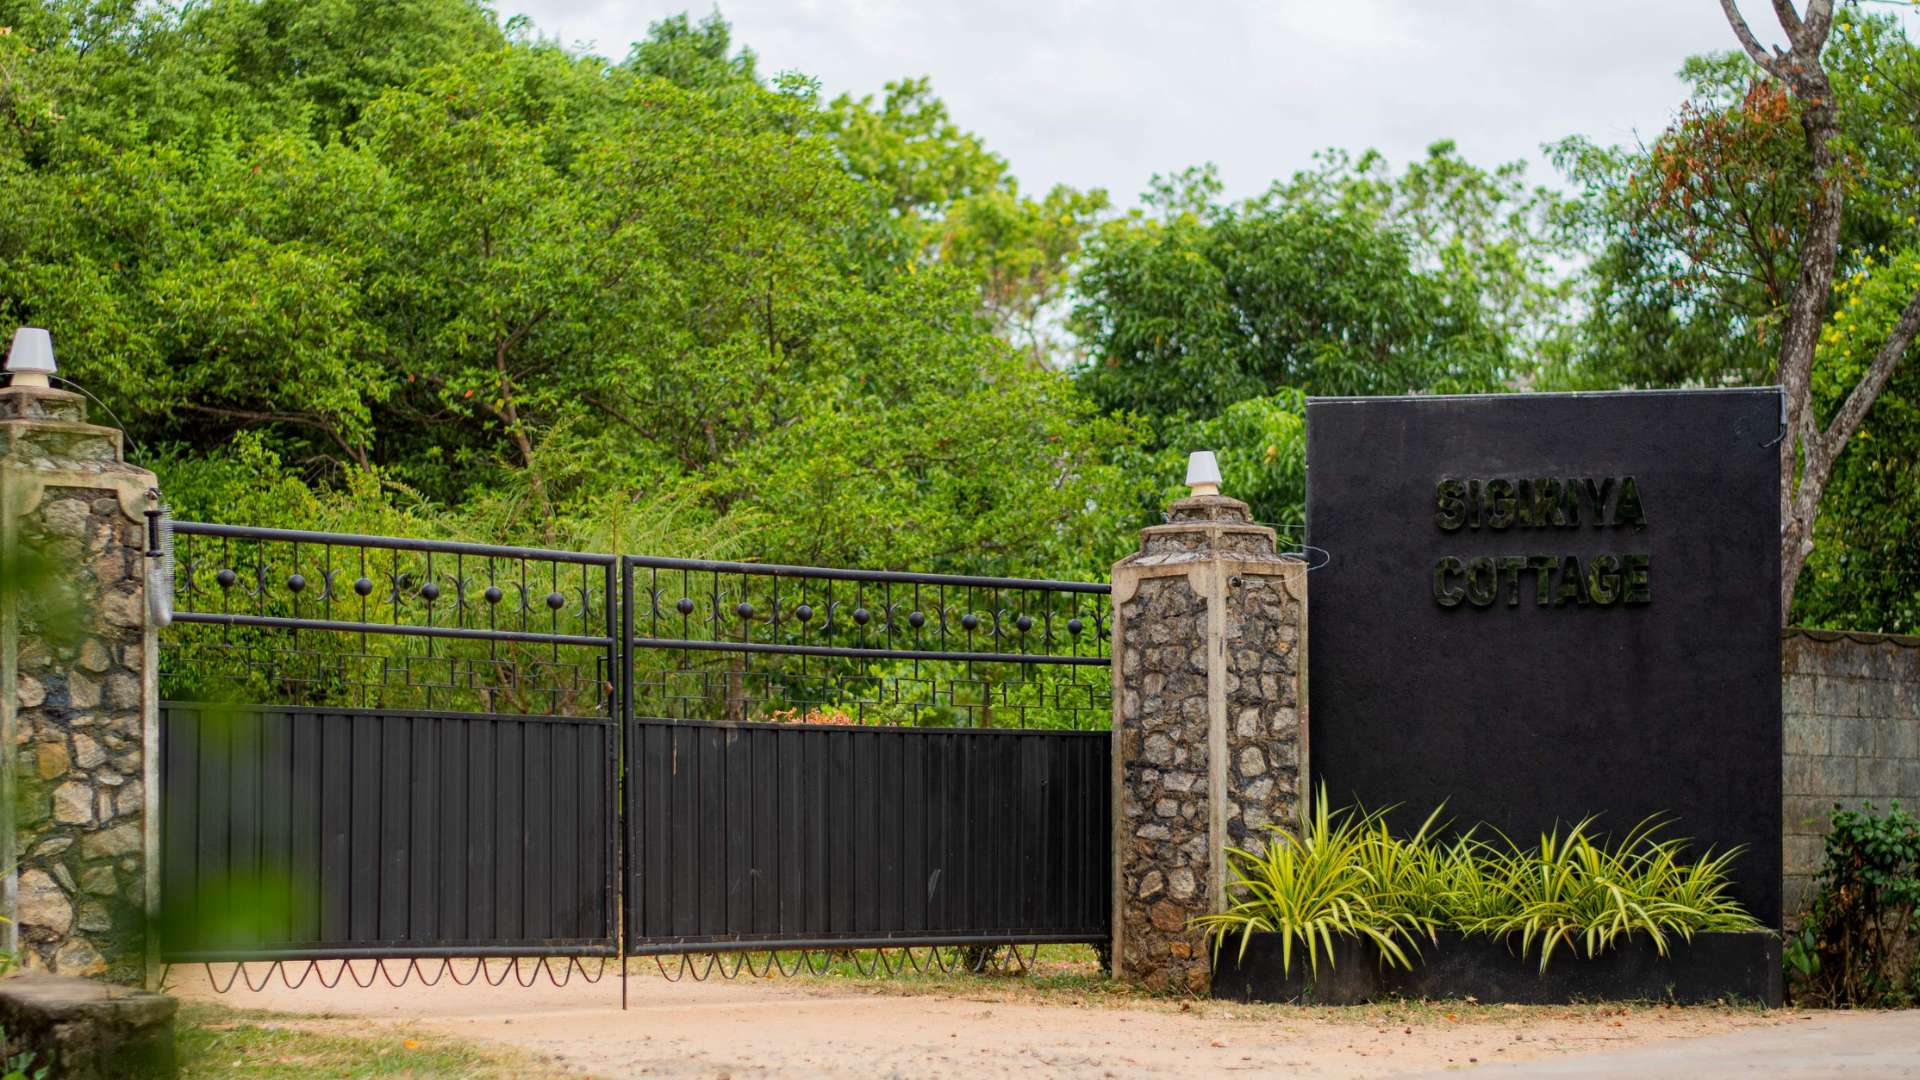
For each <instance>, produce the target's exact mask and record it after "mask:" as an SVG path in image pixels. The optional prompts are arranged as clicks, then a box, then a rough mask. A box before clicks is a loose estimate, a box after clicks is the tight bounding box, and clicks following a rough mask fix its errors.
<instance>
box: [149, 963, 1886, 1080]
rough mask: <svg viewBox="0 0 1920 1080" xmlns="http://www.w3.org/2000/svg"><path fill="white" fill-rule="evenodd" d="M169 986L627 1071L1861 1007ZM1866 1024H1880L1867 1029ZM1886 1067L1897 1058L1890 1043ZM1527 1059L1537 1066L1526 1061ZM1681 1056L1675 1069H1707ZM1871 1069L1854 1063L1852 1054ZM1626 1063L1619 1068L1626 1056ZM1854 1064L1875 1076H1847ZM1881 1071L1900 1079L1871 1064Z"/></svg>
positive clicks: (1000, 1064)
mask: <svg viewBox="0 0 1920 1080" xmlns="http://www.w3.org/2000/svg"><path fill="white" fill-rule="evenodd" d="M172 985H174V986H176V987H177V991H176V992H177V993H179V994H180V996H182V997H183V998H189V999H194V1000H207V1001H214V1000H217V1001H219V1002H220V1003H222V1004H225V1005H228V1006H231V1007H236V1008H260V1009H268V1010H273V1011H276V1012H283V1013H289V1014H302V1015H305V1016H308V1017H315V1018H316V1019H310V1020H305V1021H302V1022H301V1023H302V1026H306V1025H308V1024H312V1025H316V1026H323V1027H325V1028H327V1029H330V1030H338V1031H343V1032H351V1031H355V1030H365V1029H366V1028H367V1025H369V1024H379V1025H383V1026H391V1027H393V1028H394V1029H396V1030H405V1031H430V1032H440V1033H444V1034H447V1035H451V1036H454V1037H457V1038H461V1039H472V1040H478V1041H484V1042H490V1043H496V1044H504V1045H509V1046H513V1047H517V1048H520V1049H521V1050H523V1051H526V1052H529V1053H531V1054H533V1055H535V1056H536V1057H538V1058H541V1059H543V1060H545V1061H546V1062H547V1063H548V1064H550V1065H551V1066H553V1067H556V1068H560V1069H565V1070H567V1071H570V1072H578V1073H581V1074H587V1075H592V1076H598V1077H609V1078H611V1077H628V1076H729V1077H758V1076H796V1075H798V1076H903V1077H905V1076H911V1077H926V1076H963V1075H964V1076H974V1075H997V1074H1004V1073H1011V1072H1031V1073H1035V1074H1045V1075H1050V1076H1075V1077H1079V1076H1085V1077H1151V1076H1172V1075H1186V1074H1191V1073H1192V1072H1194V1071H1195V1070H1201V1069H1204V1070H1207V1071H1226V1072H1248V1073H1279V1072H1284V1073H1287V1074H1289V1075H1295V1076H1307V1077H1353V1076H1391V1075H1404V1074H1422V1073H1432V1072H1435V1071H1446V1070H1454V1069H1461V1068H1468V1067H1473V1066H1482V1065H1486V1066H1492V1065H1499V1064H1502V1063H1509V1062H1525V1061H1536V1062H1540V1061H1542V1059H1553V1060H1554V1061H1555V1062H1556V1063H1558V1062H1562V1061H1563V1060H1564V1062H1565V1063H1566V1064H1569V1065H1572V1064H1576V1063H1577V1059H1573V1058H1571V1055H1577V1054H1585V1053H1590V1052H1596V1051H1601V1052H1610V1053H1611V1052H1620V1051H1634V1052H1635V1053H1645V1052H1648V1051H1649V1049H1650V1048H1651V1049H1655V1050H1657V1049H1658V1048H1659V1047H1662V1046H1671V1047H1673V1048H1675V1049H1676V1050H1678V1049H1681V1048H1684V1047H1685V1046H1686V1045H1688V1044H1687V1042H1686V1041H1684V1040H1694V1039H1698V1038H1701V1037H1705V1036H1721V1035H1728V1034H1729V1033H1732V1034H1734V1037H1735V1040H1736V1042H1737V1040H1738V1038H1739V1037H1740V1036H1739V1033H1746V1032H1751V1033H1752V1035H1751V1036H1749V1037H1750V1038H1754V1039H1772V1040H1774V1041H1775V1042H1780V1043H1781V1044H1782V1045H1785V1044H1788V1043H1793V1042H1798V1041H1801V1040H1802V1039H1803V1036H1802V1034H1801V1032H1800V1031H1797V1030H1795V1029H1804V1031H1805V1032H1807V1033H1808V1035H1809V1036H1811V1034H1812V1033H1814V1032H1816V1031H1818V1032H1820V1033H1821V1034H1822V1037H1824V1038H1827V1039H1830V1040H1832V1041H1833V1045H1836V1046H1837V1045H1847V1044H1850V1043H1855V1042H1858V1041H1859V1040H1858V1039H1855V1038H1853V1036H1852V1035H1851V1034H1850V1033H1849V1030H1848V1029H1849V1026H1850V1025H1853V1026H1856V1027H1857V1028H1858V1030H1859V1031H1860V1032H1862V1033H1863V1034H1864V1033H1866V1032H1867V1031H1868V1030H1869V1027H1870V1026H1871V1024H1872V1023H1873V1021H1874V1020H1875V1018H1874V1017H1861V1016H1848V1015H1842V1014H1825V1015H1818V1016H1814V1015H1809V1014H1806V1013H1799V1012H1792V1011H1781V1012H1774V1013H1758V1012H1754V1011H1750V1010H1735V1009H1663V1008H1645V1007H1639V1008H1630V1009H1618V1008H1604V1007H1598V1006H1580V1007H1571V1008H1526V1009H1522V1008H1517V1007H1508V1008H1495V1007H1490V1006H1474V1005H1470V1004H1468V1005H1458V1006H1445V1005H1423V1004H1414V1005H1404V1006H1394V1007H1386V1006H1377V1007H1368V1008H1364V1009H1350V1010H1341V1009H1320V1008H1295V1007H1277V1006H1244V1005H1232V1004H1229V1003H1223V1002H1192V1003H1182V1002H1180V1001H1177V1000H1169V999H1159V998H1120V999H1115V998H1114V997H1113V995H1111V994H1107V993H1101V992H1098V991H1095V990H1091V989H1084V988H1083V989H1078V990H1073V989H1069V990H1064V991H1046V990H1043V989H1035V987H1034V985H1033V984H1032V983H1030V982H1028V981H1026V980H1019V979H1001V980H991V979H972V980H960V981H958V982H954V981H951V980H950V981H948V982H947V983H943V984H934V985H928V984H925V983H916V982H915V981H913V980H898V981H894V982H889V983H880V984H872V983H865V982H858V981H854V982H843V981H834V980H799V981H795V980H782V979H774V980H741V981H737V982H723V981H720V980H717V979H716V980H714V981H710V982H705V983H697V982H692V981H690V980H683V981H681V982H678V983H672V982H668V981H667V980H665V979H663V978H661V977H659V976H658V975H657V974H647V975H635V976H634V977H633V978H632V980H631V983H630V991H631V997H630V1002H629V1005H630V1007H629V1008H628V1009H627V1010H626V1011H624V1012H623V1011H621V1009H620V1007H619V994H620V991H619V985H618V979H617V976H615V975H614V974H613V973H611V972H609V974H608V977H607V978H606V979H605V980H604V981H602V982H600V983H599V984H597V985H588V984H585V983H584V982H581V981H579V980H577V979H576V980H575V981H574V982H573V983H572V984H571V985H569V986H566V987H564V988H555V987H553V986H550V985H547V984H546V983H545V982H544V981H543V982H541V983H540V984H538V985H536V986H535V987H533V988H530V989H523V988H521V987H518V986H512V985H509V986H506V987H500V988H494V987H485V986H469V987H455V986H451V985H447V984H444V983H443V984H442V985H440V986H438V987H434V988H431V989H426V988H421V987H418V986H408V987H404V988H400V989H394V988H391V987H388V986H386V985H385V984H384V983H380V984H376V987H375V988H373V989H368V990H361V989H358V988H348V987H347V986H346V985H344V984H343V985H342V986H341V987H339V988H336V989H333V990H324V989H317V988H315V987H314V986H313V985H311V984H309V986H308V987H306V988H303V989H302V990H299V991H291V990H287V989H285V988H284V987H282V986H281V985H280V984H279V983H277V982H276V983H275V984H274V985H273V987H272V988H271V989H268V990H266V991H264V992H262V993H257V994H256V993H248V992H245V991H242V990H238V989H236V990H235V991H234V992H233V993H231V994H228V995H225V996H220V995H216V994H214V993H213V991H212V989H211V988H210V987H209V985H208V983H207V980H206V978H205V976H204V974H203V973H201V972H200V971H199V970H198V969H180V970H178V971H176V973H175V978H174V979H173V980H172ZM1904 1015H1905V1016H1906V1018H1907V1020H1908V1022H1907V1023H1906V1024H1905V1025H1904V1026H1899V1025H1896V1026H1895V1027H1893V1028H1886V1029H1885V1030H1881V1029H1875V1030H1876V1031H1878V1032H1879V1034H1877V1035H1876V1036H1875V1037H1877V1038H1879V1039H1881V1040H1882V1041H1883V1042H1884V1040H1885V1039H1886V1038H1888V1037H1889V1036H1888V1035H1887V1033H1886V1032H1887V1031H1891V1032H1893V1035H1892V1036H1891V1037H1894V1038H1896V1039H1898V1038H1905V1039H1907V1040H1909V1041H1910V1042H1911V1044H1912V1046H1913V1048H1914V1053H1913V1054H1912V1055H1911V1056H1908V1057H1906V1058H1905V1060H1920V1014H1904ZM1884 1027H1885V1025H1883V1028H1884ZM1886 1060H1889V1061H1899V1060H1902V1056H1901V1055H1899V1054H1895V1055H1894V1056H1892V1057H1890V1058H1887V1059H1886ZM1542 1064H1544V1062H1542ZM1709 1064H1710V1059H1708V1060H1703V1059H1702V1058H1701V1057H1700V1056H1698V1055H1696V1056H1694V1057H1693V1058H1692V1060H1691V1061H1690V1063H1689V1064H1687V1065H1686V1068H1685V1073H1684V1075H1687V1076H1689V1077H1693V1078H1698V1077H1702V1076H1708V1075H1713V1070H1712V1069H1711V1068H1710V1067H1708V1066H1709ZM1869 1064H1871V1062H1869ZM1636 1071H1638V1070H1637V1069H1636ZM1852 1075H1854V1076H1860V1075H1882V1074H1881V1073H1877V1072H1872V1071H1869V1072H1867V1073H1862V1072H1859V1071H1854V1072H1853V1073H1852ZM1884 1075H1889V1076H1893V1075H1911V1074H1906V1073H1899V1072H1887V1073H1885V1074H1884Z"/></svg>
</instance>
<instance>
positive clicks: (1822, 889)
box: [1785, 802, 1920, 1006]
mask: <svg viewBox="0 0 1920 1080" xmlns="http://www.w3.org/2000/svg"><path fill="white" fill-rule="evenodd" d="M1829 826H1830V827H1829V828H1828V831H1827V839H1826V857H1825V862H1824V865H1823V866H1822V867H1821V870H1820V876H1819V878H1818V886H1819V891H1818V892H1817V893H1816V894H1815V896H1814V900H1813V906H1812V908H1811V910H1809V911H1808V912H1807V913H1806V915H1805V916H1804V917H1803V919H1802V920H1801V928H1800V931H1799V933H1797V934H1795V935H1794V936H1793V937H1791V938H1789V939H1788V941H1787V947H1786V957H1785V959H1786V966H1787V978H1788V983H1789V986H1790V989H1791V990H1792V992H1793V996H1794V998H1795V999H1796V1000H1797V1001H1799V1002H1801V1003H1803V1004H1809V1005H1853V1006H1900V1005H1909V1004H1912V1003H1913V1002H1914V1000H1915V998H1916V996H1917V995H1920V955H1916V948H1915V945H1916V943H1915V941H1914V937H1915V935H1914V933H1913V930H1914V927H1913V914H1914V908H1915V906H1916V904H1917V903H1920V820H1916V819H1915V817H1914V816H1913V815H1912V814H1910V813H1908V812H1906V811H1904V810H1902V809H1900V804H1899V803H1898V802H1896V803H1893V804H1892V806H1890V807H1889V808H1888V810H1887V812H1886V813H1885V814H1876V813H1875V812H1874V809H1873V805H1872V804H1871V803H1869V804H1867V805H1866V806H1865V807H1864V808H1862V809H1861V810H1858V811H1854V810H1843V809H1841V808H1840V807H1838V806H1835V807H1834V810H1833V816H1832V818H1831V819H1830V822H1829Z"/></svg>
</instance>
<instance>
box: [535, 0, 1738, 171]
mask: <svg viewBox="0 0 1920 1080" xmlns="http://www.w3.org/2000/svg"><path fill="white" fill-rule="evenodd" d="M1745 6H1746V7H1747V8H1749V9H1750V10H1749V12H1748V17H1749V19H1750V20H1751V21H1752V22H1753V23H1754V24H1755V26H1756V29H1759V28H1762V24H1768V25H1770V24H1771V23H1772V11H1771V8H1770V5H1768V4H1765V3H1761V2H1759V0H1748V2H1747V4H1746V5H1745ZM500 10H501V14H502V15H503V17H504V16H506V15H511V14H513V13H515V12H516V11H518V12H523V13H525V14H527V15H528V16H530V17H531V18H532V19H533V21H534V24H535V26H536V27H537V28H538V29H539V30H540V31H541V33H542V34H543V35H544V36H548V37H557V38H558V39H559V40H560V41H561V42H563V43H565V44H568V45H581V46H585V47H587V48H589V49H591V50H592V51H594V52H597V53H599V54H601V55H603V56H609V57H612V58H615V59H618V58H620V57H623V56H625V55H626V52H627V47H628V44H629V43H630V42H632V41H634V40H636V39H639V38H642V37H644V36H645V35H646V31H647V26H648V24H649V23H651V22H653V21H654V20H656V19H659V18H662V17H664V16H667V15H671V14H674V13H676V12H679V11H684V10H691V12H692V14H693V15H694V16H695V17H696V18H697V17H699V16H701V15H704V14H706V13H707V12H709V11H711V10H712V8H711V7H705V6H700V5H699V4H697V3H696V4H688V3H685V2H681V3H674V2H666V0H500ZM720 11H721V14H722V15H723V16H724V17H725V18H726V19H727V20H728V21H730V22H731V23H732V24H733V28H734V40H735V42H736V43H737V44H745V45H747V46H748V47H750V48H752V49H753V50H754V52H755V53H757V54H758V55H759V58H760V70H761V73H762V74H763V75H771V74H773V73H775V72H779V71H786V70H794V71H801V72H805V73H806V74H808V75H811V76H813V77H815V78H817V79H819V80H820V81H821V83H822V86H823V89H824V90H825V92H826V93H827V94H828V95H829V96H832V95H835V94H838V93H841V92H842V91H851V92H853V93H855V94H866V93H877V92H879V91H880V89H881V87H882V85H883V84H884V83H886V82H887V81H888V80H889V79H897V78H901V77H904V76H917V75H926V76H930V77H931V78H932V79H933V87H934V91H935V93H937V94H938V95H940V96H941V97H942V98H944V99H945V100H946V102H947V104H948V106H949V108H950V109H951V110H952V113H953V116H954V117H955V119H956V120H958V121H959V123H960V124H961V125H962V126H964V127H967V128H970V129H972V130H973V131H976V132H978V133H979V134H980V135H982V136H983V137H984V138H985V139H986V142H987V145H988V146H989V147H990V148H992V149H993V150H995V151H997V152H998V153H1000V154H1001V155H1002V156H1004V157H1005V158H1006V159H1007V160H1008V162H1009V163H1010V164H1011V165H1012V167H1013V171H1014V173H1015V175H1017V176H1018V177H1019V178H1020V180H1021V183H1022V185H1023V186H1024V187H1025V188H1027V189H1029V190H1035V191H1039V190H1044V189H1045V188H1047V187H1049V186H1051V185H1052V184H1054V183H1059V182H1065V183H1068V184H1073V185H1075V186H1077V187H1104V188H1107V189H1108V190H1109V191H1110V192H1111V193H1112V194H1113V195H1114V197H1115V199H1116V201H1118V202H1120V203H1121V204H1122V205H1126V204H1130V203H1131V202H1132V201H1133V199H1134V197H1135V196H1137V195H1138V194H1139V192H1140V191H1141V190H1142V189H1143V188H1144V187H1145V185H1146V183H1147V181H1148V179H1149V178H1150V177H1151V176H1152V175H1153V174H1154V173H1157V172H1159V173H1164V172H1174V171H1178V170H1180V169H1183V168H1186V167H1187V166H1189V165H1197V164H1201V163H1204V162H1208V161H1211V162H1215V163H1217V164H1218V165H1219V166H1220V170H1221V173H1222V175H1223V177H1224V179H1225V180H1226V183H1227V188H1228V191H1229V193H1230V194H1234V195H1245V194H1251V193H1253V192H1255V191H1258V190H1259V189H1261V188H1263V187H1265V186H1266V184H1267V183H1268V182H1269V181H1271V180H1273V179H1275V178H1278V177H1283V176H1286V175H1289V174H1290V173H1292V172H1293V171H1294V170H1295V169H1298V168H1301V167H1303V166H1304V165H1306V164H1307V163H1308V159H1309V156H1310V155H1311V154H1312V153H1313V152H1314V151H1315V150H1317V149H1321V148H1324V147H1328V146H1342V147H1348V148H1352V149H1356V150H1358V149H1363V148H1366V147H1375V148H1377V149H1379V150H1382V151H1384V152H1385V153H1386V154H1387V155H1388V156H1389V158H1390V159H1392V160H1393V161H1394V162H1395V163H1396V164H1400V163H1404V162H1405V161H1407V160H1408V159H1410V158H1414V157H1418V156H1419V155H1421V154H1422V153H1424V151H1425V148H1426V146H1427V145H1428V144H1429V143H1431V142H1433V141H1434V140H1436V139H1441V138H1452V139H1455V140H1457V141H1458V142H1459V143H1460V146H1461V149H1462V151H1463V152H1464V153H1465V154H1466V155H1467V156H1468V157H1469V158H1470V159H1472V160H1473V161H1475V162H1478V163H1480V164H1485V165H1491V164H1494V163H1496V162H1500V161H1507V160H1511V159H1514V158H1525V159H1528V160H1529V161H1530V162H1532V163H1533V165H1532V168H1531V169H1530V175H1532V176H1533V177H1534V178H1535V179H1536V181H1538V182H1543V183H1548V182H1552V181H1553V180H1554V178H1555V177H1554V174H1553V173H1552V171H1551V169H1550V167H1549V166H1548V165H1547V164H1546V162H1545V159H1544V157H1543V156H1542V154H1541V146H1542V144H1545V143H1548V142H1552V141H1555V140H1557V139H1560V138H1562V137H1564V136H1567V135H1571V134H1582V135H1586V136H1589V137H1591V138H1594V139H1596V140H1600V141H1603V142H1631V141H1633V140H1635V139H1649V140H1650V139H1651V138H1652V137H1653V135H1654V134H1656V133H1657V132H1658V131H1659V130H1660V129H1661V128H1662V127H1663V126H1664V125H1665V123H1666V121H1667V119H1668V117H1669V116H1670V115H1671V114H1672V112H1673V110H1674V108H1675V107H1676V106H1677V105H1678V104H1679V103H1680V99H1681V86H1680V83H1679V80H1678V79H1676V78H1675V77H1674V72H1675V71H1677V70H1678V69H1679V67H1680V63H1681V61H1682V60H1684V59H1685V58H1686V57H1687V56H1690V55H1692V54H1694V53H1699V52H1704V51H1708V50H1718V49H1725V48H1729V47H1731V46H1732V45H1733V37H1732V34H1731V33H1730V31H1729V30H1728V29H1727V25H1726V23H1725V21H1724V20H1723V18H1722V16H1721V14H1720V8H1719V4H1717V3H1716V2H1715V0H1321V2H1309V0H1264V2H1262V0H1163V2H1159V3H1144V2H1138V0H968V2H958V0H949V2H933V0H921V2H919V3H906V2H897V0H784V2H769V0H729V2H727V3H724V4H722V5H721V7H720Z"/></svg>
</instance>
